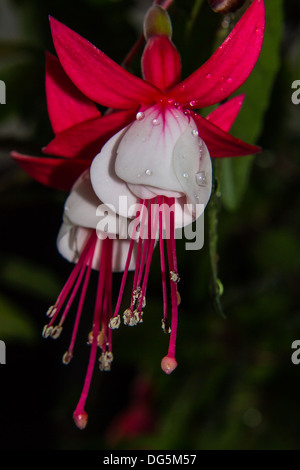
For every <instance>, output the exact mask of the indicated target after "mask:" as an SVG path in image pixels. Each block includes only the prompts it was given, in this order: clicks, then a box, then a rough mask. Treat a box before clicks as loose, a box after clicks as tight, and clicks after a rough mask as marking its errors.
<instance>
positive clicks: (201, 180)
mask: <svg viewBox="0 0 300 470" xmlns="http://www.w3.org/2000/svg"><path fill="white" fill-rule="evenodd" d="M195 176H196V184H197V185H198V186H206V183H207V181H206V175H205V171H199V173H196V175H195Z"/></svg>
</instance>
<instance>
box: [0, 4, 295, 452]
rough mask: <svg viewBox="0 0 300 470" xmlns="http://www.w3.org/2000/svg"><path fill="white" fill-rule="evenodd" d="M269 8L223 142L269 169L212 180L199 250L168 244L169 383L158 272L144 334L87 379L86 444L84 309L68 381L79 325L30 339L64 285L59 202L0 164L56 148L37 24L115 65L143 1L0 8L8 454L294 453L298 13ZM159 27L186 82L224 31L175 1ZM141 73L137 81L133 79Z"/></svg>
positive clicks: (127, 335)
mask: <svg viewBox="0 0 300 470" xmlns="http://www.w3.org/2000/svg"><path fill="white" fill-rule="evenodd" d="M265 3H266V7H267V27H266V36H265V42H264V47H263V51H262V54H261V57H260V59H259V62H258V64H257V66H256V68H255V70H254V72H253V74H252V75H251V78H250V79H249V81H248V82H247V84H246V85H244V86H243V91H245V92H246V100H245V103H244V106H243V110H242V112H241V115H240V116H239V118H238V119H237V122H236V125H235V126H234V128H233V131H232V132H233V133H234V135H236V136H237V137H240V138H242V139H244V140H247V141H249V142H252V143H258V144H259V145H261V146H262V148H263V152H262V153H261V154H260V155H258V156H256V157H255V158H254V157H247V158H244V157H243V158H240V159H235V160H234V161H232V160H230V159H227V160H226V161H222V162H218V163H217V164H216V167H215V174H216V175H217V176H218V183H219V185H220V186H218V187H219V188H220V190H219V191H218V192H217V194H215V195H214V197H213V198H212V202H211V204H210V206H209V207H208V208H207V210H206V219H205V228H206V232H205V245H204V248H203V249H202V250H201V251H199V252H193V251H185V250H184V242H181V243H180V242H178V252H179V254H178V256H179V267H180V275H181V279H182V280H181V283H180V292H181V296H182V304H181V307H180V321H179V333H178V347H177V360H178V363H179V365H178V367H177V369H176V371H175V372H174V373H173V374H172V375H170V376H166V375H164V374H163V373H162V371H161V369H160V360H161V358H162V357H163V356H164V355H165V354H166V351H167V339H168V338H167V337H166V336H165V335H164V334H163V333H162V331H161V327H160V319H161V316H162V306H161V298H160V276H159V275H158V272H159V260H158V256H156V258H155V260H154V265H153V267H152V270H151V277H150V285H149V287H148V302H147V309H146V312H145V318H144V323H143V324H142V325H138V326H137V327H135V328H132V329H131V328H122V329H120V331H118V334H117V335H116V337H115V340H114V354H115V360H114V363H113V368H112V371H111V372H110V373H101V374H100V373H98V371H97V370H96V371H95V374H94V378H93V382H92V388H91V393H90V396H89V398H88V402H87V411H88V413H89V424H88V427H87V428H86V430H85V431H79V430H78V429H77V428H76V427H75V426H74V424H73V421H72V413H73V410H74V407H75V406H76V403H77V400H78V397H79V394H80V392H81V387H82V383H83V379H84V374H85V370H86V366H87V360H88V347H87V346H86V337H87V334H88V332H89V331H90V329H91V316H92V308H93V298H92V295H91V296H90V298H89V299H88V304H87V305H86V308H85V314H86V316H85V318H84V320H83V323H82V325H81V333H80V335H81V337H80V338H79V339H80V341H78V345H77V349H76V353H75V356H74V359H73V361H72V362H71V364H70V365H69V366H68V367H65V366H63V365H62V363H61V356H62V354H63V353H64V351H65V349H66V347H67V345H68V340H69V335H70V333H71V326H72V321H70V322H68V325H67V327H66V328H65V329H64V332H63V334H62V336H61V338H60V339H59V340H57V341H56V342H53V341H52V340H51V339H48V340H43V339H42V337H41V331H42V328H43V325H44V324H45V323H46V317H45V312H46V310H47V308H48V307H49V305H51V304H52V303H53V302H54V301H55V299H56V297H57V295H58V293H59V291H60V288H61V287H62V286H63V283H64V280H66V278H67V276H68V274H69V272H70V268H71V266H70V265H69V264H68V263H67V262H66V261H65V260H63V259H62V258H61V257H60V256H59V254H58V253H57V251H56V245H55V240H56V235H57V232H58V229H59V227H60V223H61V216H62V208H63V203H64V200H65V197H66V195H65V194H63V193H59V192H57V191H54V190H51V189H48V188H44V187H42V186H41V185H39V184H38V183H35V182H34V181H32V180H31V179H30V178H29V177H28V176H27V175H26V174H25V173H24V172H22V171H21V170H20V169H19V168H18V167H17V166H16V165H15V164H14V163H13V162H12V160H11V159H10V157H9V152H10V151H11V150H13V149H14V150H18V151H20V152H22V153H28V154H31V155H42V153H41V147H43V146H44V145H45V144H46V143H48V142H49V141H50V140H51V138H52V137H53V134H52V131H51V127H50V123H49V121H48V117H47V109H46V101H45V93H44V64H45V60H44V51H45V50H46V49H47V50H50V51H51V52H54V50H53V45H52V40H51V35H50V30H49V25H48V14H51V15H52V16H54V17H56V18H57V19H59V20H60V21H62V22H64V23H65V24H67V25H68V26H70V27H71V28H73V29H74V30H75V31H77V32H78V33H80V34H81V35H83V36H84V37H86V38H88V39H89V40H90V41H91V42H93V43H94V44H96V45H97V46H98V47H99V48H100V49H102V50H103V51H104V52H105V53H106V54H108V55H109V56H110V57H112V58H113V59H114V60H116V61H117V62H121V61H122V60H123V58H124V57H125V56H126V54H127V52H128V51H129V50H130V48H131V47H132V45H133V44H134V42H135V41H136V39H137V38H138V36H139V34H140V31H141V25H142V18H143V14H144V13H145V11H146V10H147V7H149V6H150V4H151V2H150V1H142V0H136V1H133V0H132V1H130V0H128V1H127V0H126V1H125V0H115V1H113V0H111V1H110V0H85V1H84V0H76V1H72V2H69V1H63V2H62V1H50V0H46V1H44V2H40V1H38V0H1V3H0V79H1V80H4V81H5V83H6V86H7V96H6V101H7V102H6V104H5V105H0V170H1V173H0V196H1V197H0V214H1V245H0V250H1V253H0V339H2V340H3V341H5V343H6V352H7V364H6V365H2V366H1V370H0V383H1V387H0V408H1V413H0V420H1V421H0V447H1V448H2V449H50V450H53V449H119V448H121V449H124V448H130V449H141V448H142V449H170V450H172V449H184V448H185V449H299V442H300V428H299V417H300V410H299V408H300V406H299V397H300V393H299V392H300V386H299V383H300V365H299V366H297V365H294V364H293V363H292V362H291V354H292V352H293V350H292V349H291V344H292V342H293V341H294V340H297V339H300V312H299V259H300V248H299V242H298V234H299V202H300V201H299V191H298V187H299V179H298V177H299V148H300V132H299V129H300V105H299V106H296V105H294V104H292V102H291V94H292V89H291V84H292V82H293V81H294V80H297V79H298V80H300V57H299V53H300V49H299V45H300V28H299V23H300V6H299V2H298V1H297V0H294V1H293V0H286V1H284V2H283V0H266V2H265ZM170 14H171V18H172V22H173V27H174V38H173V39H174V42H175V44H176V46H177V47H178V49H179V51H180V53H181V56H182V62H183V75H184V76H186V75H187V74H189V73H190V72H191V71H193V70H195V69H196V68H197V67H198V66H199V65H201V63H203V61H204V60H205V59H206V58H208V57H209V54H210V53H211V51H212V50H214V49H215V47H216V45H217V44H218V43H219V42H220V40H221V39H222V38H223V37H225V36H226V35H227V33H228V30H227V29H226V28H225V27H223V28H221V29H220V25H221V23H222V21H223V20H224V18H223V17H222V16H221V15H217V14H215V13H213V12H212V11H211V10H210V8H209V6H208V4H207V3H206V1H205V0H194V1H192V0H190V1H184V0H175V1H174V4H173V5H172V7H171V9H170ZM237 18H238V14H237V16H235V17H233V18H232V21H233V22H234V21H236V19H237ZM138 59H139V58H138V57H137V59H136V60H135V61H134V63H133V64H131V70H132V71H134V72H135V73H137V74H139V73H140V72H139V66H138ZM207 111H208V110H204V111H203V112H204V113H206V112H207ZM216 220H217V221H218V224H217V232H216V231H213V230H212V227H213V223H212V222H213V221H216ZM214 246H216V249H217V253H218V265H216V264H215V263H214V262H212V256H214V255H215V251H214ZM157 254H158V253H156V255H157ZM217 279H220V280H221V282H222V285H223V287H224V293H223V295H222V296H221V297H219V295H218V294H219V291H218V286H219V283H218V281H217ZM95 281H96V280H95V279H93V282H95ZM115 281H116V285H118V284H119V282H120V278H119V277H118V275H116V276H115ZM216 281H217V282H216ZM116 293H117V292H116ZM116 293H115V294H116ZM220 305H221V306H222V310H223V312H224V313H225V315H226V319H224V318H223V316H222V315H221V312H220ZM71 320H72V319H71ZM141 395H142V398H138V397H141ZM134 417H135V419H134ZM136 417H138V419H137V418H136Z"/></svg>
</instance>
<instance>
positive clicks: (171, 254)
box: [165, 198, 178, 359]
mask: <svg viewBox="0 0 300 470" xmlns="http://www.w3.org/2000/svg"><path fill="white" fill-rule="evenodd" d="M168 204H169V207H171V206H172V205H173V204H174V198H169V199H168ZM165 216H166V214H165ZM165 219H166V225H167V224H168V220H167V218H166V217H165ZM169 222H170V238H169V239H167V254H168V264H169V269H170V273H171V272H173V273H175V274H177V258H176V245H175V223H174V211H173V210H172V211H170V221H169ZM170 290H171V308H172V320H171V334H170V342H169V349H168V356H167V357H169V358H173V359H175V349H176V336H177V326H178V304H177V283H176V281H172V280H170Z"/></svg>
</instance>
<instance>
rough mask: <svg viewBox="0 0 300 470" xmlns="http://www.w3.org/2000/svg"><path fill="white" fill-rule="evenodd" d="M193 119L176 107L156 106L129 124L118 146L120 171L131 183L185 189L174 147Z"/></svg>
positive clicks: (117, 167)
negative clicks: (176, 168)
mask: <svg viewBox="0 0 300 470" xmlns="http://www.w3.org/2000/svg"><path fill="white" fill-rule="evenodd" d="M188 123H189V118H188V117H187V116H185V115H184V114H183V113H182V112H181V111H179V110H178V109H176V108H165V109H164V108H161V107H159V106H153V107H152V108H149V109H147V110H146V111H145V112H144V117H143V119H137V120H136V121H135V122H134V123H133V124H131V125H130V127H128V130H127V131H126V132H125V133H124V135H123V136H122V138H121V140H120V143H119V145H118V148H117V158H116V162H115V171H116V174H117V175H118V176H119V177H120V178H121V179H122V180H124V181H126V182H127V183H131V184H139V185H144V186H147V187H148V186H153V187H156V188H161V189H164V190H170V191H178V192H181V191H182V188H181V185H180V183H179V181H178V179H177V176H176V173H175V170H174V166H173V149H174V146H175V143H176V141H177V140H178V139H179V137H180V136H181V135H182V133H183V132H184V131H185V129H186V128H187V126H188Z"/></svg>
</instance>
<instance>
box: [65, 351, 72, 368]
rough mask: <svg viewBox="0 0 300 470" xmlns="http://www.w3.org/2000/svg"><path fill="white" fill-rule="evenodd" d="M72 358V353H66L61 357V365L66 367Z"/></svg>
mask: <svg viewBox="0 0 300 470" xmlns="http://www.w3.org/2000/svg"><path fill="white" fill-rule="evenodd" d="M72 358H73V353H72V351H66V352H65V354H64V355H63V357H62V363H63V364H65V365H68V364H70V362H71V360H72Z"/></svg>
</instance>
